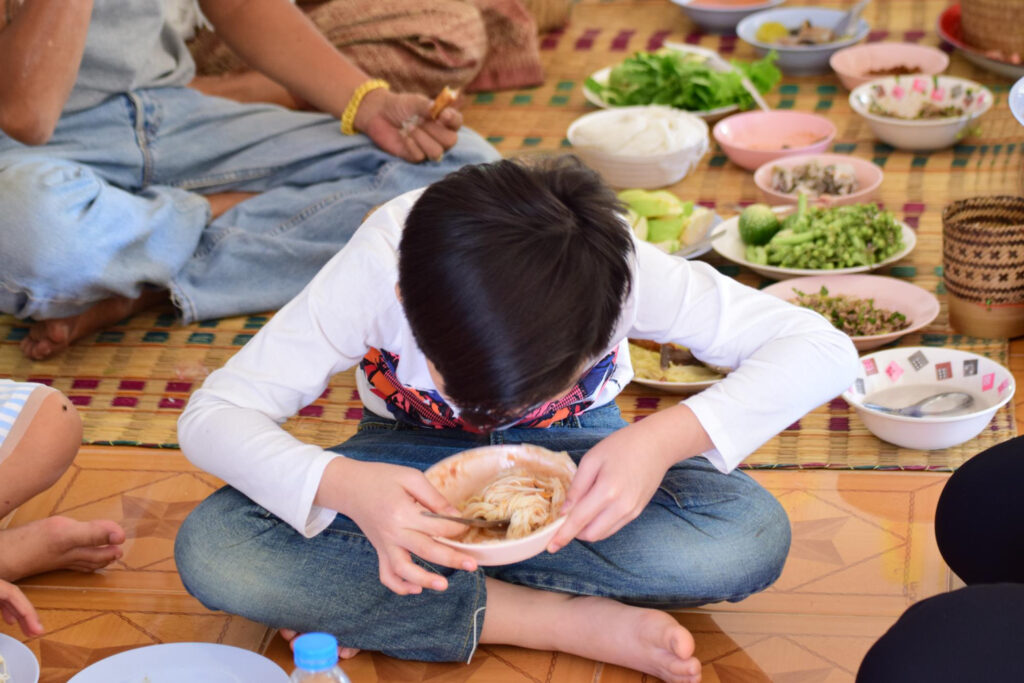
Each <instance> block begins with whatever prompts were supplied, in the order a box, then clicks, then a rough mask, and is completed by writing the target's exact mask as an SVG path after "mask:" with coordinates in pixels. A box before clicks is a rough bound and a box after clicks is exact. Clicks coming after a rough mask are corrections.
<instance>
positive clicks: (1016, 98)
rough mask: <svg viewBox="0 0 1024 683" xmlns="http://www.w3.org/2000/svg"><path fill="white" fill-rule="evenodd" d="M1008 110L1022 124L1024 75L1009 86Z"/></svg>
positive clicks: (1023, 117)
mask: <svg viewBox="0 0 1024 683" xmlns="http://www.w3.org/2000/svg"><path fill="white" fill-rule="evenodd" d="M1008 99H1009V100H1010V111H1012V112H1013V115H1014V116H1015V117H1016V118H1017V120H1018V121H1020V123H1021V125H1022V126H1024V76H1022V77H1021V79H1020V80H1019V81H1017V82H1016V83H1014V84H1013V87H1012V88H1010V97H1009V98H1008Z"/></svg>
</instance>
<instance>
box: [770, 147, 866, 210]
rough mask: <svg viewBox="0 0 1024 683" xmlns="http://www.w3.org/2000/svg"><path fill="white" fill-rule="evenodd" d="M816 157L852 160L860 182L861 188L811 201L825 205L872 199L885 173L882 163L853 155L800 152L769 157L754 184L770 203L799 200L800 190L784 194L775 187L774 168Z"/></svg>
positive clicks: (825, 160) (843, 161) (831, 161)
mask: <svg viewBox="0 0 1024 683" xmlns="http://www.w3.org/2000/svg"><path fill="white" fill-rule="evenodd" d="M812 159H817V160H818V161H820V162H821V163H822V164H850V165H851V166H853V172H854V173H855V174H856V176H857V184H858V185H859V186H860V189H859V190H857V191H856V192H852V193H850V194H844V195H834V194H823V195H820V196H819V197H817V198H815V199H812V200H811V201H812V202H813V203H816V204H821V205H824V206H841V205H843V204H860V203H862V202H867V201H870V200H871V198H872V197H874V196H875V193H877V192H878V187H879V186H880V185H881V184H882V176H883V175H884V174H883V172H882V169H881V167H879V166H878V165H876V164H873V163H871V162H870V161H866V160H864V159H859V158H857V157H852V156H850V155H848V154H800V155H798V156H792V157H786V158H784V159H776V160H775V161H769V162H768V163H767V164H762V165H760V166H758V168H757V170H756V171H754V184H755V185H757V187H758V189H760V190H761V194H763V195H764V197H765V201H767V202H768V203H769V204H796V203H797V202H798V201H799V200H800V195H798V194H783V193H781V192H779V191H778V190H773V189H772V170H773V169H774V168H775V167H776V166H785V167H788V168H792V167H793V166H799V165H801V164H806V163H808V162H809V161H811V160H812Z"/></svg>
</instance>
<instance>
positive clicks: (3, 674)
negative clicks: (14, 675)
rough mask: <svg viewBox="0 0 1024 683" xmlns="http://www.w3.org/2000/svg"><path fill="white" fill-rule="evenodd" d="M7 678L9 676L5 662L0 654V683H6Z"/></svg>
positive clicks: (8, 678) (9, 678)
mask: <svg viewBox="0 0 1024 683" xmlns="http://www.w3.org/2000/svg"><path fill="white" fill-rule="evenodd" d="M9 680H11V677H10V675H8V673H7V662H5V661H4V656H3V655H0V683H6V682H7V681H9Z"/></svg>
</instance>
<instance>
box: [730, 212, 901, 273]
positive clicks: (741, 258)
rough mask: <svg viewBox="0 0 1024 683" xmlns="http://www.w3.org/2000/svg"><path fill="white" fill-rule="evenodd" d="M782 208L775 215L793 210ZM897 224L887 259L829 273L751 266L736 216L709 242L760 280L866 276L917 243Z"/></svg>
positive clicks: (896, 259) (894, 260)
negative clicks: (898, 233)
mask: <svg viewBox="0 0 1024 683" xmlns="http://www.w3.org/2000/svg"><path fill="white" fill-rule="evenodd" d="M779 208H783V207H779ZM785 208H787V209H790V211H784V212H777V213H782V214H783V215H785V214H788V213H791V212H792V210H793V207H785ZM898 222H899V224H900V226H901V227H902V228H903V248H902V249H900V250H899V251H898V252H896V253H895V254H893V255H892V256H890V257H889V258H887V259H885V260H884V261H881V262H879V263H876V264H875V265H873V266H856V267H854V268H835V269H833V270H824V269H819V268H813V269H811V268H781V267H779V266H768V265H761V264H758V263H751V262H750V261H748V260H747V256H746V251H747V245H745V244H744V243H743V240H741V239H740V227H739V226H740V217H739V216H733V217H732V218H730V219H728V220H726V221H725V222H724V223H722V224H721V225H720V226H718V229H719V230H725V234H724V235H722V236H721V237H719V238H718V239H717V240H715V241H714V242H713V243H712V245H711V248H712V249H714V250H715V252H716V253H718V254H719V255H720V256H724V257H725V258H727V259H729V260H730V261H733V262H734V263H738V264H740V265H741V266H746V267H747V268H750V269H751V270H752V271H754V272H755V273H757V274H758V275H763V276H764V277H767V278H771V279H773V280H785V279H787V278H791V277H802V276H805V275H844V274H847V273H867V272H870V271H872V270H877V269H879V268H883V267H885V266H887V265H889V264H891V263H895V262H896V261H899V260H900V259H901V258H903V257H904V256H906V255H907V254H909V253H910V252H911V250H913V248H914V246H915V245H916V244H917V235H916V234H915V233H914V231H913V230H911V229H910V226H909V225H907V224H906V223H903V222H902V221H898Z"/></svg>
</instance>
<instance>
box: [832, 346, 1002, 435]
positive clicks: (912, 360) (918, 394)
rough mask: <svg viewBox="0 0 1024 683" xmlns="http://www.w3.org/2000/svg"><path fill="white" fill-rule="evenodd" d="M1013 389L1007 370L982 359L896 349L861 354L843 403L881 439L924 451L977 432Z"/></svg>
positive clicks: (939, 351) (953, 351)
mask: <svg viewBox="0 0 1024 683" xmlns="http://www.w3.org/2000/svg"><path fill="white" fill-rule="evenodd" d="M1014 390H1015V383H1014V380H1013V375H1012V374H1011V373H1010V371H1009V370H1008V369H1007V368H1005V367H1003V366H1002V365H1000V364H999V363H997V362H995V361H994V360H992V359H991V358H988V357H986V356H981V355H978V354H975V353H970V352H968V351H960V350H959V349H946V348H936V347H931V346H900V347H896V348H893V349H885V350H882V351H875V352H874V353H870V354H867V355H865V356H861V359H860V368H859V371H858V375H857V378H856V379H855V380H854V383H853V386H852V387H850V388H849V389H848V390H846V391H844V392H843V400H845V401H846V402H847V403H849V404H850V405H851V406H852V407H853V408H854V410H856V411H857V415H858V416H859V417H860V419H861V421H862V422H863V423H864V426H865V427H867V428H868V431H870V432H871V433H872V434H874V435H875V436H877V437H878V438H879V439H881V440H882V441H888V442H889V443H891V444H895V445H897V446H902V447H903V448H914V449H919V450H925V451H930V450H936V449H939V448H949V447H951V446H956V445H958V444H961V443H964V442H965V441H968V440H970V439H973V438H974V437H975V436H977V435H978V434H980V433H981V430H983V429H984V428H985V427H986V425H988V423H989V422H991V420H992V416H993V415H995V412H996V411H997V410H999V408H1001V407H1002V406H1004V405H1006V403H1007V402H1009V400H1010V399H1011V398H1013V393H1014Z"/></svg>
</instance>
